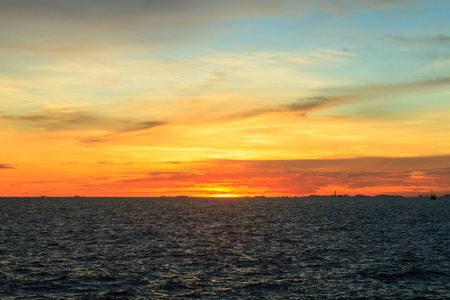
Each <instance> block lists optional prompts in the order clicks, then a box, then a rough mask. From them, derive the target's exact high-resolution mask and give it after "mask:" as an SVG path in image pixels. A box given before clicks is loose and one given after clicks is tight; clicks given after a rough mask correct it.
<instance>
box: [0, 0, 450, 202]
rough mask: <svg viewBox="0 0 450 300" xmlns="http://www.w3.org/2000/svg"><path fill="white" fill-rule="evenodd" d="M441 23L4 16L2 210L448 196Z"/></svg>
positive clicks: (295, 16)
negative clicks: (31, 199)
mask: <svg viewBox="0 0 450 300" xmlns="http://www.w3.org/2000/svg"><path fill="white" fill-rule="evenodd" d="M448 9H449V6H448V3H446V2H445V1H442V2H441V1H437V2H436V3H434V4H433V5H432V4H430V3H429V2H427V1H399V2H392V3H391V2H385V3H384V2H383V3H380V2H379V1H358V2H355V3H353V5H352V7H345V6H342V7H341V8H340V9H337V7H336V5H334V4H333V1H313V2H311V1H283V0H281V1H276V2H274V1H252V0H250V1H246V2H245V3H243V2H241V1H226V2H223V3H218V2H215V1H193V2H186V1H178V0H174V1H148V2H141V1H114V2H104V1H100V2H95V3H90V2H76V3H75V2H70V1H33V3H28V2H27V3H25V2H23V1H14V2H9V3H8V4H5V5H4V7H3V8H2V10H1V12H0V26H2V37H0V51H1V56H0V66H1V67H0V98H1V101H0V126H1V128H2V131H1V132H0V143H1V145H2V147H1V148H0V188H1V190H2V194H3V195H5V196H24V195H29V196H39V195H41V194H45V195H54V196H71V195H74V194H82V195H91V196H112V195H120V196H159V195H177V194H179V195H191V196H216V197H235V196H247V195H250V196H251V195H271V196H280V195H289V196H295V195H299V196H300V195H308V194H313V193H315V194H334V191H335V190H338V191H340V192H341V193H342V194H344V193H347V194H352V195H354V194H370V195H373V194H377V193H392V194H402V195H416V194H417V193H419V192H423V191H427V190H429V189H433V190H435V191H436V192H438V193H450V190H449V186H450V185H449V169H450V163H449V159H448V158H449V156H450V150H449V149H450V139H449V138H448V137H449V136H450V125H449V124H450V123H449V122H448V121H447V120H448V119H449V117H450V115H449V114H450V101H449V95H450V90H449V86H450V73H449V72H448V68H446V67H445V66H448V61H447V58H446V55H447V54H448V52H449V51H448V49H449V47H448V43H449V40H450V39H449V36H450V33H449V31H448V30H447V28H448V26H447V25H448V24H447V23H448V20H447V18H444V17H443V16H442V14H441V13H440V12H442V11H445V10H448ZM402 11H408V12H415V15H416V17H415V18H414V22H413V21H412V18H413V17H412V15H411V14H401V13H399V12H402ZM319 19H320V20H322V21H320V22H319V21H317V20H319ZM368 20H372V21H370V22H369V21H368ZM373 20H382V22H378V24H379V26H375V27H374V26H373V24H372V23H371V22H373ZM331 24H332V26H331ZM405 162H408V163H405ZM380 164H381V165H380Z"/></svg>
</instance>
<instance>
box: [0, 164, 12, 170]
mask: <svg viewBox="0 0 450 300" xmlns="http://www.w3.org/2000/svg"><path fill="white" fill-rule="evenodd" d="M0 169H15V168H14V167H13V166H11V165H10V164H0Z"/></svg>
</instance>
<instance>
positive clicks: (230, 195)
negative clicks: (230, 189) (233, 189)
mask: <svg viewBox="0 0 450 300" xmlns="http://www.w3.org/2000/svg"><path fill="white" fill-rule="evenodd" d="M214 197H215V198H233V197H238V196H237V195H234V194H216V195H214Z"/></svg>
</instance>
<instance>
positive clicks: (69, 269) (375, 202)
mask: <svg viewBox="0 0 450 300" xmlns="http://www.w3.org/2000/svg"><path fill="white" fill-rule="evenodd" d="M449 216H450V198H447V199H445V198H440V199H438V200H435V201H431V200H428V199H425V198H398V197H390V196H385V197H376V198H375V197H374V198H372V197H319V196H316V197H304V198H302V197H299V198H191V197H188V198H186V197H178V198H175V197H173V198H88V197H86V198H84V197H79V198H73V197H72V198H50V197H46V198H0V298H1V299H450V241H449V238H450V222H449V220H450V218H449Z"/></svg>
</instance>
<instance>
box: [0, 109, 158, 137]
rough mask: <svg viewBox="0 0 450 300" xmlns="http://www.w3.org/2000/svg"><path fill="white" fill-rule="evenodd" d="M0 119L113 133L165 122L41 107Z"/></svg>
mask: <svg viewBox="0 0 450 300" xmlns="http://www.w3.org/2000/svg"><path fill="white" fill-rule="evenodd" d="M0 120H3V121H9V122H15V123H20V124H21V125H25V126H31V127H33V128H37V129H44V130H50V131H62V130H86V129H93V130H95V129H97V130H107V131H112V132H114V133H123V132H133V131H141V130H145V129H150V128H153V127H156V126H161V125H164V124H165V122H162V121H138V120H135V119H124V118H106V117H103V116H100V115H96V114H94V113H89V112H83V111H77V110H57V109H43V110H40V111H37V112H33V113H29V114H22V115H11V114H4V113H0Z"/></svg>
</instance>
